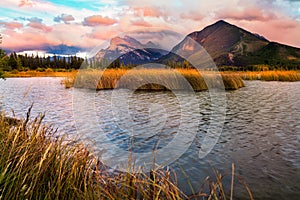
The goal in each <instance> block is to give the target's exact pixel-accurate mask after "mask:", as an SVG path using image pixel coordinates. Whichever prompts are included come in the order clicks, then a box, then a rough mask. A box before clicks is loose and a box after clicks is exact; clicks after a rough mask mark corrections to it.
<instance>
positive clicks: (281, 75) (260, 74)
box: [222, 71, 300, 82]
mask: <svg viewBox="0 0 300 200" xmlns="http://www.w3.org/2000/svg"><path fill="white" fill-rule="evenodd" d="M222 73H223V74H227V75H232V74H234V75H238V76H240V77H241V78H242V79H243V80H262V81H283V82H293V81H300V71H257V72H256V71H255V72H254V71H253V72H252V71H248V72H238V71H230V72H229V71H228V72H222Z"/></svg>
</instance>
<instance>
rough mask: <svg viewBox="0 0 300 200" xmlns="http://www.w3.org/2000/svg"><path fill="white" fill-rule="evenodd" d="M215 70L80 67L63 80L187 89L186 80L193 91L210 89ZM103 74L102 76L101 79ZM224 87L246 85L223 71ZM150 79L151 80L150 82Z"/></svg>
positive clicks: (67, 82) (93, 86)
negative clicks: (99, 68) (85, 68)
mask: <svg viewBox="0 0 300 200" xmlns="http://www.w3.org/2000/svg"><path fill="white" fill-rule="evenodd" d="M213 73H214V72H203V73H201V74H199V72H198V71H197V70H184V69H180V70H176V71H174V70H168V69H137V70H126V69H109V70H105V71H100V70H81V71H79V73H78V74H77V76H75V75H74V74H73V75H72V76H69V77H67V78H66V79H65V80H63V84H64V85H65V86H66V88H69V87H72V86H74V87H77V88H90V89H98V90H104V89H114V88H130V89H139V90H184V89H187V87H186V86H187V82H186V81H188V83H189V85H190V86H191V87H192V89H193V90H194V91H203V90H207V89H208V87H207V83H208V84H210V85H214V84H213V83H214V81H216V78H215V77H216V76H217V75H214V74H213ZM100 77H101V79H100ZM222 79H223V83H224V86H225V89H227V90H235V89H238V88H240V87H244V83H243V81H242V79H241V78H240V76H238V75H233V74H230V75H228V74H224V75H223V74H222ZM147 83H148V84H147ZM139 86H140V87H139Z"/></svg>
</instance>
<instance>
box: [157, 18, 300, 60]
mask: <svg viewBox="0 0 300 200" xmlns="http://www.w3.org/2000/svg"><path fill="white" fill-rule="evenodd" d="M191 39H192V40H194V41H196V42H197V43H199V44H200V45H201V46H202V47H203V48H204V49H205V50H206V51H207V52H208V53H209V55H210V56H211V57H212V59H213V60H214V62H215V63H216V65H217V66H222V65H231V66H248V65H256V64H270V65H291V64H295V65H298V66H299V64H300V49H299V48H295V47H291V46H287V45H283V44H279V43H275V42H270V41H268V40H267V39H265V38H264V37H263V36H260V35H258V34H253V33H251V32H249V31H247V30H244V29H242V28H239V27H237V26H235V25H232V24H229V23H227V22H225V21H223V20H220V21H218V22H216V23H214V24H212V25H210V26H207V27H205V28H204V29H203V30H201V31H196V32H193V33H190V34H189V35H187V37H186V38H185V39H184V40H183V41H181V42H180V43H179V44H177V45H176V46H175V47H174V48H173V49H172V52H173V53H169V54H168V55H165V56H163V57H162V58H161V59H160V62H163V63H167V62H174V61H177V62H179V61H182V58H180V57H178V56H176V55H174V53H176V54H177V52H178V53H179V54H180V55H182V54H183V55H184V54H187V55H188V54H190V53H192V52H193V51H195V50H197V48H198V49H199V46H198V45H195V44H197V43H195V42H191Z"/></svg>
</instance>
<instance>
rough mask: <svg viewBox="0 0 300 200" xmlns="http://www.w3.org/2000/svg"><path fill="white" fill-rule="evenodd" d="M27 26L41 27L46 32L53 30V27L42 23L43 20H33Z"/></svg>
mask: <svg viewBox="0 0 300 200" xmlns="http://www.w3.org/2000/svg"><path fill="white" fill-rule="evenodd" d="M27 26H29V27H31V28H35V29H40V30H42V31H44V32H50V31H51V30H52V28H51V27H49V26H47V25H45V24H42V23H41V22H37V21H32V22H30V23H29V24H27Z"/></svg>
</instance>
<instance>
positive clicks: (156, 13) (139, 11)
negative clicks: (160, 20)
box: [133, 7, 164, 17]
mask: <svg viewBox="0 0 300 200" xmlns="http://www.w3.org/2000/svg"><path fill="white" fill-rule="evenodd" d="M133 11H134V15H135V16H143V17H160V16H163V15H164V14H163V12H162V11H160V9H159V8H152V7H136V8H133Z"/></svg>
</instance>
